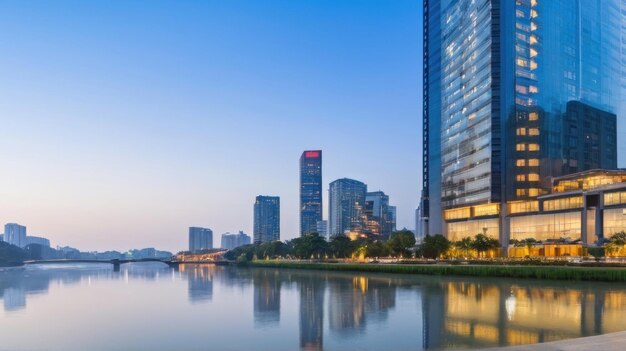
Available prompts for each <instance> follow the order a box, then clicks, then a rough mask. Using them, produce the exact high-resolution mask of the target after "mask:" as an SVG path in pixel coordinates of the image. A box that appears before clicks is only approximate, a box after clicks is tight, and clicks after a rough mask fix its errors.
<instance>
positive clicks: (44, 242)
mask: <svg viewBox="0 0 626 351" xmlns="http://www.w3.org/2000/svg"><path fill="white" fill-rule="evenodd" d="M31 244H37V245H41V246H44V247H50V240H48V239H46V238H42V237H39V236H27V237H26V245H31Z"/></svg>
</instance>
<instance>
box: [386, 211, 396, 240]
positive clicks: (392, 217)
mask: <svg viewBox="0 0 626 351" xmlns="http://www.w3.org/2000/svg"><path fill="white" fill-rule="evenodd" d="M396 215H397V209H396V206H389V214H388V215H387V218H388V219H387V227H388V228H389V234H391V233H393V232H395V231H396Z"/></svg>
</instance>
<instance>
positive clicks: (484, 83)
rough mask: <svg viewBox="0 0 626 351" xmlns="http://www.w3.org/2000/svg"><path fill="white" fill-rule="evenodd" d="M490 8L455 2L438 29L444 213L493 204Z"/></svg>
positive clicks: (486, 3)
mask: <svg viewBox="0 0 626 351" xmlns="http://www.w3.org/2000/svg"><path fill="white" fill-rule="evenodd" d="M491 10H492V8H491V3H490V1H485V0H482V1H453V2H451V4H450V6H449V7H447V8H446V9H445V10H443V13H442V19H441V20H442V29H441V38H442V42H441V115H440V116H441V177H442V179H441V201H442V206H443V208H450V207H454V206H464V205H467V204H475V203H482V202H488V201H489V200H490V199H491V186H492V179H491V177H492V172H491V158H492V149H491V137H492V134H491V128H492V121H491V97H492V91H491V84H492V81H491V75H492V71H491V45H492V38H491V30H490V28H491Z"/></svg>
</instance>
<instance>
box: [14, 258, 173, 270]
mask: <svg viewBox="0 0 626 351" xmlns="http://www.w3.org/2000/svg"><path fill="white" fill-rule="evenodd" d="M139 262H161V263H165V264H166V265H167V266H168V267H170V268H174V269H178V266H179V265H180V263H181V262H180V261H178V260H172V259H160V258H141V259H121V260H120V259H112V260H89V259H57V260H31V261H24V264H25V265H27V264H64V263H106V264H112V265H113V270H114V271H116V272H118V271H119V270H120V266H121V265H123V264H125V263H139Z"/></svg>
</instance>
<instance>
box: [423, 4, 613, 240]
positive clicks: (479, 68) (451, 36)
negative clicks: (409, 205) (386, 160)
mask: <svg viewBox="0 0 626 351" xmlns="http://www.w3.org/2000/svg"><path fill="white" fill-rule="evenodd" d="M619 6H620V4H619V2H618V0H606V1H605V0H568V1H535V0H518V1H509V0H451V1H445V2H442V1H433V0H425V1H424V88H423V89H424V90H423V95H424V110H423V114H424V126H423V135H424V144H423V147H424V155H423V162H424V173H423V177H424V184H423V191H422V200H421V203H420V209H421V211H422V214H421V215H422V218H424V219H426V220H427V221H428V234H445V235H447V237H448V238H449V239H451V240H459V239H460V238H462V237H465V236H473V235H475V234H477V233H486V234H487V235H488V236H491V237H494V238H497V239H499V240H500V242H501V244H502V245H503V246H506V245H508V240H509V226H508V222H509V218H508V216H512V215H519V214H522V213H528V212H533V211H534V212H536V211H537V210H538V200H537V198H538V197H539V196H542V195H546V194H548V193H549V191H550V186H551V182H550V179H552V178H554V177H559V176H562V175H564V172H570V171H571V170H573V169H576V170H577V171H580V170H583V171H584V170H587V168H586V167H593V162H585V159H587V160H589V159H590V158H591V157H593V156H591V155H589V156H586V155H584V152H586V151H587V150H583V151H582V154H581V151H580V150H574V149H575V148H573V147H572V146H571V144H570V143H571V140H570V139H568V138H571V137H573V136H574V135H577V136H578V137H580V136H582V135H583V134H582V133H583V131H582V130H581V128H582V129H585V128H587V131H588V132H589V133H608V134H606V135H604V137H606V140H604V141H603V140H598V141H597V142H596V141H593V142H592V144H593V145H596V146H597V147H598V148H604V149H601V150H598V153H597V155H599V156H600V157H602V158H604V159H603V160H600V161H598V162H599V163H600V164H609V165H610V164H615V163H616V157H617V150H616V149H615V148H616V146H614V145H616V143H615V142H614V141H615V139H616V135H615V133H614V132H612V131H611V130H612V128H611V126H610V125H611V120H612V118H613V117H612V116H613V115H617V116H618V118H619V116H620V111H619V107H620V106H619V104H620V98H621V96H620V95H621V89H620V85H619V84H620V82H619V81H618V77H620V74H621V72H620V71H621V65H620V62H619V60H620V52H619V49H620V48H621V45H620V43H619V38H620V21H621V18H620V16H621V15H620V12H619ZM574 115H575V116H574ZM569 120H577V121H578V122H580V123H581V124H579V127H578V130H573V129H569V126H570V124H569V122H568V121H569ZM597 121H602V123H601V126H600V127H601V128H602V131H600V130H593V128H595V127H594V126H592V124H593V123H597ZM605 126H606V127H605ZM566 129H567V130H566ZM585 138H586V135H585ZM579 142H580V143H582V140H580V141H579ZM581 160H582V161H581ZM581 163H582V164H581Z"/></svg>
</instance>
